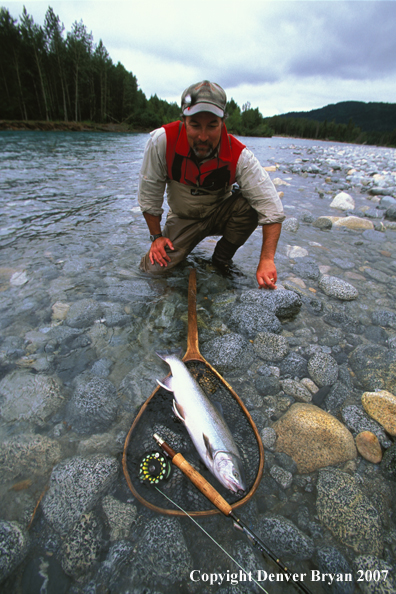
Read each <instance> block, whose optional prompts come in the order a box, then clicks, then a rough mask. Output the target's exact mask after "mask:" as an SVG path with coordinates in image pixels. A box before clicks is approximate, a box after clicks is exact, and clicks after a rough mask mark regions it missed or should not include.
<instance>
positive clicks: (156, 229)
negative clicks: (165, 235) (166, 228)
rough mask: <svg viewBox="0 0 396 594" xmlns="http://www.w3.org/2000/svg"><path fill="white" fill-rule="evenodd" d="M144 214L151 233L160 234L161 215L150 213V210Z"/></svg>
mask: <svg viewBox="0 0 396 594" xmlns="http://www.w3.org/2000/svg"><path fill="white" fill-rule="evenodd" d="M143 216H144V218H145V219H146V223H147V227H148V228H149V231H150V235H158V233H161V217H157V216H155V215H152V214H149V213H148V212H144V213H143Z"/></svg>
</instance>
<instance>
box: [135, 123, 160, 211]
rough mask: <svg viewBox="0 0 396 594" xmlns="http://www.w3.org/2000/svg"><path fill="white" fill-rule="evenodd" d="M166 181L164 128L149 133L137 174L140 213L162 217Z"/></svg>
mask: <svg viewBox="0 0 396 594" xmlns="http://www.w3.org/2000/svg"><path fill="white" fill-rule="evenodd" d="M166 181H167V166H166V133H165V129H164V128H158V129H157V130H154V131H153V132H151V133H150V138H149V139H148V141H147V144H146V148H145V151H144V156H143V163H142V167H141V169H140V174H139V190H138V200H139V205H140V208H141V210H142V212H147V213H149V214H151V215H154V216H159V217H160V216H161V215H162V213H163V212H164V211H163V208H162V204H163V202H164V192H165V186H166Z"/></svg>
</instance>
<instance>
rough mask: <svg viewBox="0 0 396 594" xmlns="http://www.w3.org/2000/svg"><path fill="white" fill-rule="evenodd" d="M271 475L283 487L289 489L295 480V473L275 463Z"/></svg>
mask: <svg viewBox="0 0 396 594" xmlns="http://www.w3.org/2000/svg"><path fill="white" fill-rule="evenodd" d="M270 475H271V476H272V478H273V479H274V480H275V481H276V482H277V483H278V485H279V486H280V487H281V488H282V489H288V488H289V487H291V484H292V482H293V475H292V473H291V472H289V471H288V470H285V469H284V468H282V467H281V466H278V465H277V464H274V465H273V466H271V468H270Z"/></svg>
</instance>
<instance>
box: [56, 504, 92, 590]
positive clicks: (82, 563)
mask: <svg viewBox="0 0 396 594" xmlns="http://www.w3.org/2000/svg"><path fill="white" fill-rule="evenodd" d="M101 537H102V527H101V525H100V523H99V520H98V519H97V518H96V517H95V515H94V514H93V513H92V512H91V513H89V514H83V515H82V516H81V517H80V518H79V520H78V521H77V522H76V523H75V524H74V526H73V530H70V532H69V533H68V534H67V535H66V536H65V537H64V539H63V542H62V547H61V551H60V557H61V565H62V569H63V571H64V572H65V573H66V574H67V575H70V576H72V577H74V578H75V579H77V580H78V579H79V578H82V577H85V576H86V574H87V573H88V571H89V570H90V568H91V567H92V565H93V563H94V562H95V559H96V557H97V555H98V554H99V551H100V549H101Z"/></svg>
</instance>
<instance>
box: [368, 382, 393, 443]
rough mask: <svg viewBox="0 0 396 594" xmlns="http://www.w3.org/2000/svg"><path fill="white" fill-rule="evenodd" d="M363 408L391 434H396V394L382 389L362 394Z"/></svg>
mask: <svg viewBox="0 0 396 594" xmlns="http://www.w3.org/2000/svg"><path fill="white" fill-rule="evenodd" d="M362 404H363V408H364V410H365V411H366V413H367V414H368V415H370V417H372V418H373V419H375V420H376V421H377V422H378V423H379V424H380V425H382V427H383V428H384V429H385V431H387V432H388V433H389V434H390V435H393V436H394V437H395V436H396V396H394V395H393V394H391V393H390V392H387V391H386V390H380V391H379V392H365V393H364V394H363V396H362Z"/></svg>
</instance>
